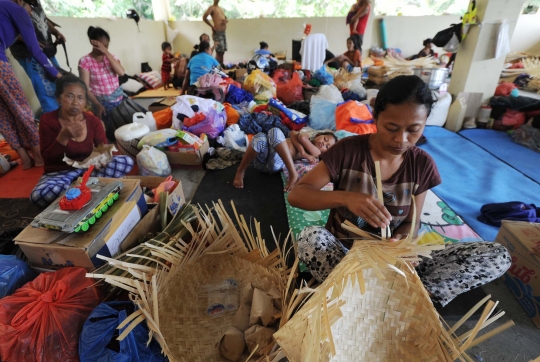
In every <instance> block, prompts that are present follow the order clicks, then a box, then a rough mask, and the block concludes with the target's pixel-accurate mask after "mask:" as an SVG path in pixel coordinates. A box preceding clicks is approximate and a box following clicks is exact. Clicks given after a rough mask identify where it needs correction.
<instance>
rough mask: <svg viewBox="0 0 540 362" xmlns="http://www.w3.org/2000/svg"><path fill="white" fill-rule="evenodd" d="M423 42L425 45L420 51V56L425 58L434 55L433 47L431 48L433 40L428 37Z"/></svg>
mask: <svg viewBox="0 0 540 362" xmlns="http://www.w3.org/2000/svg"><path fill="white" fill-rule="evenodd" d="M422 44H423V45H424V49H422V50H420V52H419V53H418V58H425V57H428V56H430V55H431V56H432V57H434V56H435V52H434V51H433V49H431V47H432V46H433V40H431V39H430V38H427V39H426V40H424V42H423V43H422Z"/></svg>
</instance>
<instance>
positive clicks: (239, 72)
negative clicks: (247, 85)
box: [235, 68, 247, 81]
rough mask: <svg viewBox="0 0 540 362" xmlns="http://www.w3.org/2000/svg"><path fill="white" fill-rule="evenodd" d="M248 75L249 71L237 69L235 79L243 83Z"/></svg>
mask: <svg viewBox="0 0 540 362" xmlns="http://www.w3.org/2000/svg"><path fill="white" fill-rule="evenodd" d="M246 74H247V69H245V68H241V69H236V72H235V78H236V80H237V81H241V80H242V81H243V80H244V77H245V76H246Z"/></svg>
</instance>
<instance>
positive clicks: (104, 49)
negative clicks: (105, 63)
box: [90, 40, 109, 54]
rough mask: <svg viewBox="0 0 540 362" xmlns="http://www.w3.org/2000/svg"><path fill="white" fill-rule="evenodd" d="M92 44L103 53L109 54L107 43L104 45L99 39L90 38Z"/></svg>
mask: <svg viewBox="0 0 540 362" xmlns="http://www.w3.org/2000/svg"><path fill="white" fill-rule="evenodd" d="M90 44H92V46H93V47H94V48H95V49H97V50H99V51H100V52H101V53H102V54H107V53H108V51H109V50H108V49H107V47H106V46H105V45H103V43H102V42H100V41H98V40H90Z"/></svg>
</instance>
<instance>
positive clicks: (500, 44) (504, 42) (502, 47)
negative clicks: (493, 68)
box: [495, 19, 510, 59]
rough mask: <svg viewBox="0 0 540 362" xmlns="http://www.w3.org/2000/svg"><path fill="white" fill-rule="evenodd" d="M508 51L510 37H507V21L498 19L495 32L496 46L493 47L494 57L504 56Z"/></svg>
mask: <svg viewBox="0 0 540 362" xmlns="http://www.w3.org/2000/svg"><path fill="white" fill-rule="evenodd" d="M508 53H510V38H509V37H508V23H507V22H506V19H503V20H501V21H500V24H499V31H498V33H497V47H496V48H495V59H498V58H500V57H504V56H506V54H508Z"/></svg>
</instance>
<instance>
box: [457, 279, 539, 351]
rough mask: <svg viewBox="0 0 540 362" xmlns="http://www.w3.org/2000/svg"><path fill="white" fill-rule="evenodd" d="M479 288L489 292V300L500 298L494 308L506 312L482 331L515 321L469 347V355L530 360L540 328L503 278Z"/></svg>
mask: <svg viewBox="0 0 540 362" xmlns="http://www.w3.org/2000/svg"><path fill="white" fill-rule="evenodd" d="M482 289H483V290H484V292H485V293H486V294H488V295H489V294H491V300H493V301H499V305H498V306H497V308H498V309H500V310H502V311H504V312H505V315H504V316H503V317H502V318H501V319H499V320H498V321H497V322H496V323H494V324H492V325H491V326H489V327H487V328H486V329H484V331H485V332H488V331H490V330H492V329H495V328H497V327H498V326H500V325H502V324H504V323H506V322H507V321H508V320H512V321H514V323H515V326H514V327H512V328H510V329H508V330H506V331H504V332H502V333H500V334H498V335H496V336H494V337H492V338H490V339H488V340H487V341H485V342H483V343H481V344H479V345H478V346H476V347H473V348H471V349H470V350H469V351H468V354H469V356H470V357H471V358H472V359H473V360H475V361H481V362H529V361H533V360H535V359H536V358H538V357H540V329H538V328H537V327H536V326H535V325H534V324H533V322H532V321H531V319H530V318H529V317H528V315H527V314H526V313H525V311H524V310H523V308H522V307H521V305H520V304H519V303H518V301H517V300H516V299H515V298H514V296H513V295H512V293H510V290H509V289H508V288H507V287H506V285H505V284H504V282H503V280H502V279H497V280H495V281H493V282H491V283H489V284H486V285H484V286H483V287H482ZM447 322H449V324H450V325H451V324H452V323H450V321H447ZM473 326H474V322H468V323H466V324H465V326H464V327H462V328H460V329H459V330H458V333H457V334H458V335H459V334H461V333H463V332H465V331H469V330H471V329H472V328H473ZM484 331H483V332H482V333H481V334H483V333H485V332H484ZM460 332H461V333H460Z"/></svg>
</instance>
